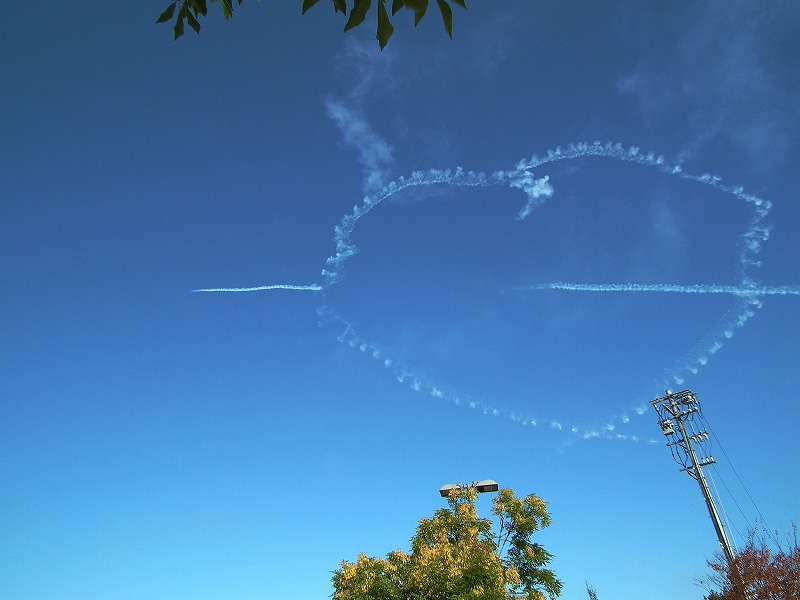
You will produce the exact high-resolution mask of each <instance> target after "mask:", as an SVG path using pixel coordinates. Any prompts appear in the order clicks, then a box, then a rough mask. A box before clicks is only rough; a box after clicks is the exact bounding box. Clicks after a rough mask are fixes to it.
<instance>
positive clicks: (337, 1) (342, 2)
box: [333, 0, 347, 15]
mask: <svg viewBox="0 0 800 600" xmlns="http://www.w3.org/2000/svg"><path fill="white" fill-rule="evenodd" d="M333 10H334V12H340V13H342V14H343V15H346V14H347V0H333Z"/></svg>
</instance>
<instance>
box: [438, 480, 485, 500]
mask: <svg viewBox="0 0 800 600" xmlns="http://www.w3.org/2000/svg"><path fill="white" fill-rule="evenodd" d="M470 488H471V489H474V490H475V491H477V492H478V493H479V494H480V493H483V492H496V491H497V489H498V485H497V482H496V481H494V480H493V479H482V480H481V481H473V482H472V483H445V484H444V485H443V486H442V487H440V488H439V495H440V496H441V497H442V498H447V497H448V496H449V495H450V492H452V491H453V490H468V489H470Z"/></svg>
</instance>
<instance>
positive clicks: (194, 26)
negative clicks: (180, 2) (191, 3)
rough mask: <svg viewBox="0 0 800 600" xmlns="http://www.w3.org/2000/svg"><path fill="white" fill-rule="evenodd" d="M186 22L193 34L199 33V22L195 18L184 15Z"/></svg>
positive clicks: (187, 14) (190, 15) (188, 14)
mask: <svg viewBox="0 0 800 600" xmlns="http://www.w3.org/2000/svg"><path fill="white" fill-rule="evenodd" d="M186 20H187V21H189V27H191V28H192V29H194V32H195V33H200V22H199V21H198V20H197V19H196V18H195V16H194V15H193V14H192V13H190V12H187V13H186Z"/></svg>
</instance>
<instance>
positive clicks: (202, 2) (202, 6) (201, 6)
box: [192, 0, 208, 17]
mask: <svg viewBox="0 0 800 600" xmlns="http://www.w3.org/2000/svg"><path fill="white" fill-rule="evenodd" d="M192 8H193V9H194V14H195V15H197V14H201V15H203V16H204V17H205V16H206V14H207V13H208V7H207V6H206V0H194V1H193V2H192Z"/></svg>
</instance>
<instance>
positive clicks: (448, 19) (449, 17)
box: [436, 0, 453, 40]
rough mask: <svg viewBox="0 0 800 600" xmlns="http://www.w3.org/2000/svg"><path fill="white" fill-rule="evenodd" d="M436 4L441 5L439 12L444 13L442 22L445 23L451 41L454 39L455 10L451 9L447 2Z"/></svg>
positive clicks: (439, 1)
mask: <svg viewBox="0 0 800 600" xmlns="http://www.w3.org/2000/svg"><path fill="white" fill-rule="evenodd" d="M436 4H438V5H439V12H441V13H442V21H443V22H444V30H445V31H446V32H447V35H449V36H450V39H451V40H452V39H453V9H451V8H450V5H449V4H448V3H447V1H446V0H436Z"/></svg>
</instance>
